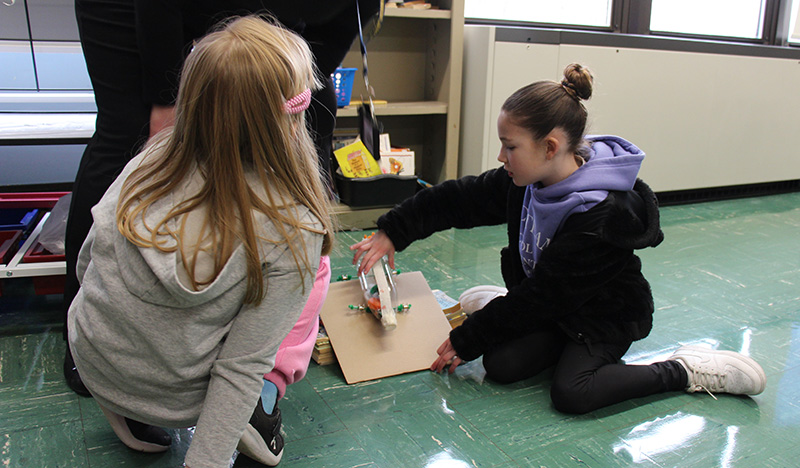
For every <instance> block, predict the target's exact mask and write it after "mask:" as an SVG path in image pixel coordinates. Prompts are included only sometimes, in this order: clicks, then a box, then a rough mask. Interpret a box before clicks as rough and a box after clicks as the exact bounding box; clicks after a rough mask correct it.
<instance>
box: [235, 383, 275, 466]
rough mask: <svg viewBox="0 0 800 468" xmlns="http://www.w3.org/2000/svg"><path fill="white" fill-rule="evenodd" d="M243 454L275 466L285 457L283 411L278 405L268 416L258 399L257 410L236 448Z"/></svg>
mask: <svg viewBox="0 0 800 468" xmlns="http://www.w3.org/2000/svg"><path fill="white" fill-rule="evenodd" d="M236 449H237V450H239V451H240V452H241V453H243V454H245V455H247V456H248V457H250V458H252V459H253V460H256V461H257V462H260V463H263V464H264V465H267V466H275V465H277V464H278V463H280V461H281V457H282V456H283V436H282V435H281V410H280V409H278V406H277V404H276V405H275V410H274V411H273V412H272V414H267V413H266V411H264V407H263V406H261V398H259V399H258V403H257V404H256V409H255V411H253V416H251V417H250V422H249V423H248V424H247V427H246V428H245V430H244V434H242V438H241V440H239V445H238V446H237V447H236Z"/></svg>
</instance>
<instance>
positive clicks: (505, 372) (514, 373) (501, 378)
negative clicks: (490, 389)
mask: <svg viewBox="0 0 800 468" xmlns="http://www.w3.org/2000/svg"><path fill="white" fill-rule="evenodd" d="M483 368H484V369H485V370H486V378H487V379H489V380H491V381H493V382H497V383H499V384H510V383H514V382H517V381H519V380H520V369H517V368H516V367H515V366H514V365H513V361H512V360H509V359H505V358H504V357H503V356H498V355H496V354H494V355H492V354H486V355H484V356H483Z"/></svg>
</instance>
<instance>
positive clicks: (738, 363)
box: [669, 346, 767, 396]
mask: <svg viewBox="0 0 800 468" xmlns="http://www.w3.org/2000/svg"><path fill="white" fill-rule="evenodd" d="M669 359H670V360H673V361H678V362H679V363H681V364H682V365H683V367H684V368H685V369H686V373H687V374H688V375H689V382H688V385H687V387H686V391H687V392H689V393H693V392H696V391H699V390H705V391H706V392H708V393H709V394H711V396H714V395H713V393H715V392H716V393H732V394H735V395H758V394H759V393H761V392H763V391H764V387H766V385H767V376H766V374H764V369H762V368H761V366H760V365H758V363H757V362H756V361H755V360H754V359H753V358H750V357H748V356H745V355H743V354H739V353H736V352H733V351H719V350H715V349H711V348H705V347H702V346H684V347H682V348H680V349H679V350H677V351H675V353H674V354H673V355H672V356H670V358H669Z"/></svg>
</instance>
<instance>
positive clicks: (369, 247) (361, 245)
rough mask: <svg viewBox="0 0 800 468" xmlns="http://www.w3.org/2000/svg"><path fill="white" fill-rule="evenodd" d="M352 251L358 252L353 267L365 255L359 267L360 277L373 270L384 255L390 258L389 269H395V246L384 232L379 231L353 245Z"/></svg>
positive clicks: (354, 257) (354, 256)
mask: <svg viewBox="0 0 800 468" xmlns="http://www.w3.org/2000/svg"><path fill="white" fill-rule="evenodd" d="M350 250H355V251H356V253H355V254H354V255H353V265H355V264H357V263H358V259H359V258H360V257H361V256H362V255H363V258H361V264H360V265H359V266H358V274H359V275H360V274H361V273H364V272H369V271H370V270H372V267H373V265H375V263H376V262H377V261H378V260H380V258H381V257H383V256H384V255H387V256H388V257H389V267H390V268H392V269H394V252H395V250H394V244H393V243H392V240H391V239H389V236H387V235H386V233H385V232H383V231H378V232H376V233H375V234H373V235H372V236H370V237H367V238H366V239H364V240H362V241H361V242H358V243H356V244H353V245H351V246H350Z"/></svg>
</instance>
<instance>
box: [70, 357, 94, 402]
mask: <svg viewBox="0 0 800 468" xmlns="http://www.w3.org/2000/svg"><path fill="white" fill-rule="evenodd" d="M64 380H66V382H67V387H69V388H70V390H72V391H73V392H75V393H77V394H78V395H80V396H82V397H87V398H91V397H92V394H91V393H90V392H89V389H87V388H86V385H84V384H83V381H82V380H81V375H80V374H79V373H78V368H77V367H75V361H74V360H73V359H72V353H71V352H70V351H69V345H67V352H66V354H65V355H64Z"/></svg>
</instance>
